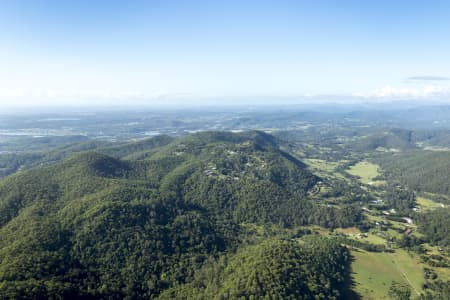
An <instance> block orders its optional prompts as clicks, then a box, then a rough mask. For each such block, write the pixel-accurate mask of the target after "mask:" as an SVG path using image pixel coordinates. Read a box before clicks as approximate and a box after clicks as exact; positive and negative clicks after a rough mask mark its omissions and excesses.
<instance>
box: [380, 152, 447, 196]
mask: <svg viewBox="0 0 450 300" xmlns="http://www.w3.org/2000/svg"><path fill="white" fill-rule="evenodd" d="M377 162H378V163H380V165H381V166H382V167H383V169H384V170H385V173H386V176H388V178H395V179H398V180H400V181H401V182H402V183H403V184H406V185H408V186H409V187H411V188H413V189H415V190H416V191H418V192H430V193H436V194H443V195H447V196H450V184H449V182H450V172H449V170H450V152H448V151H412V152H410V153H404V154H403V155H397V154H393V155H386V156H382V157H379V158H378V159H377Z"/></svg>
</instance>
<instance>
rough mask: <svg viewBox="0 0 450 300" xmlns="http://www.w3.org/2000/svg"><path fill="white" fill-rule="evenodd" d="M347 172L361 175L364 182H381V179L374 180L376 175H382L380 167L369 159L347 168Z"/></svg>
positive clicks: (360, 177)
mask: <svg viewBox="0 0 450 300" xmlns="http://www.w3.org/2000/svg"><path fill="white" fill-rule="evenodd" d="M347 172H348V173H349V174H351V175H353V176H357V177H359V180H360V181H361V182H362V183H364V184H369V183H370V184H381V183H382V182H381V181H373V179H374V178H375V177H377V176H378V175H380V173H379V167H378V165H376V164H373V163H371V162H368V161H362V162H359V163H357V164H356V165H353V166H351V167H350V168H348V169H347Z"/></svg>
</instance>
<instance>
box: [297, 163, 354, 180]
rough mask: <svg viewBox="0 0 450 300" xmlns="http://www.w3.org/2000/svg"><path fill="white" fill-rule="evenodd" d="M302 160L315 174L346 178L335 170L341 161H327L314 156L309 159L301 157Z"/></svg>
mask: <svg viewBox="0 0 450 300" xmlns="http://www.w3.org/2000/svg"><path fill="white" fill-rule="evenodd" d="M302 160H303V162H304V163H305V164H306V165H307V166H308V167H309V169H310V170H311V171H312V172H314V173H315V174H317V175H319V176H321V177H326V178H337V179H342V180H347V178H346V177H345V176H344V175H342V174H341V173H339V172H336V168H337V167H338V166H339V164H341V163H342V162H333V161H327V160H323V159H315V158H309V159H305V158H303V159H302Z"/></svg>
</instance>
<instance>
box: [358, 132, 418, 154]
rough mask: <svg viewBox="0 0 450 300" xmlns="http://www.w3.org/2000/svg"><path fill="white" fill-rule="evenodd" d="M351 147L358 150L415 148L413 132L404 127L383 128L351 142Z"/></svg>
mask: <svg viewBox="0 0 450 300" xmlns="http://www.w3.org/2000/svg"><path fill="white" fill-rule="evenodd" d="M352 148H354V149H355V150H359V151H373V150H377V149H386V150H397V151H398V150H410V149H414V148H416V145H415V136H414V132H413V131H411V130H406V129H396V128H390V129H383V130H379V131H377V132H375V133H371V134H368V135H367V136H364V137H361V138H360V139H358V140H356V141H355V142H352Z"/></svg>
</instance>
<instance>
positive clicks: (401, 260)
mask: <svg viewBox="0 0 450 300" xmlns="http://www.w3.org/2000/svg"><path fill="white" fill-rule="evenodd" d="M352 254H353V257H354V259H355V261H354V262H353V264H352V270H353V279H354V281H355V291H356V292H357V293H358V294H359V295H361V296H362V298H363V299H390V298H389V297H388V290H389V287H390V285H391V283H392V281H397V282H405V283H407V284H409V285H410V286H411V287H412V288H411V289H412V294H413V295H417V292H421V285H422V283H423V266H422V264H421V263H420V262H419V260H418V258H416V257H414V256H411V255H410V254H408V253H407V252H406V251H404V250H401V249H397V250H396V251H395V253H385V252H376V253H375V252H367V251H363V250H356V251H353V252H352Z"/></svg>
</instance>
